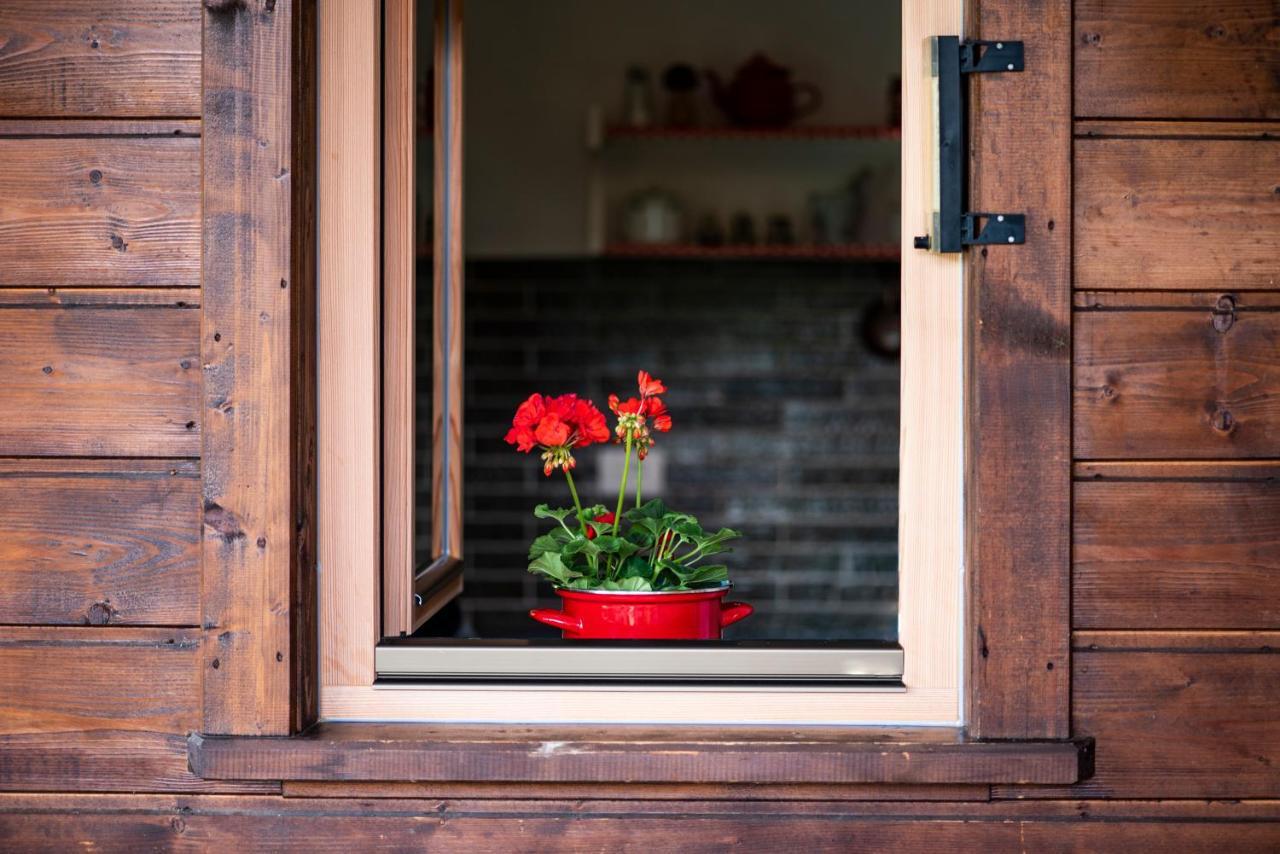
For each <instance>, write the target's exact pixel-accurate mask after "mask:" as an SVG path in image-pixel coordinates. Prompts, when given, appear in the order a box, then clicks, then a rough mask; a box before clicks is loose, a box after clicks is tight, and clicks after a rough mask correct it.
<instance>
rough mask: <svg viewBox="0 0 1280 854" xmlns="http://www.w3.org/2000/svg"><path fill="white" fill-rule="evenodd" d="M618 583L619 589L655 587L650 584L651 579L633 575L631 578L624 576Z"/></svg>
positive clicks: (648, 588) (649, 588) (650, 588)
mask: <svg viewBox="0 0 1280 854" xmlns="http://www.w3.org/2000/svg"><path fill="white" fill-rule="evenodd" d="M617 585H618V589H619V590H652V589H653V587H652V586H651V585H650V584H649V579H647V578H637V577H635V576H632V577H631V578H624V579H622V580H621V581H619V582H617Z"/></svg>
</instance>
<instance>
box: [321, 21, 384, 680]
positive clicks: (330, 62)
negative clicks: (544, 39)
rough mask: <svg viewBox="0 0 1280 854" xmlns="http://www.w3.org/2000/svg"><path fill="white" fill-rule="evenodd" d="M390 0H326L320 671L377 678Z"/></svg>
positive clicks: (331, 676) (330, 676)
mask: <svg viewBox="0 0 1280 854" xmlns="http://www.w3.org/2000/svg"><path fill="white" fill-rule="evenodd" d="M381 5H382V4H381V3H376V2H370V0H322V2H320V3H319V4H318V6H319V18H320V20H319V42H320V63H319V66H320V67H319V84H318V86H317V88H318V90H319V101H320V109H319V115H318V116H317V119H318V121H317V133H318V143H319V147H318V151H319V162H318V170H317V179H318V187H319V194H320V198H319V211H318V214H317V221H318V227H319V245H318V259H319V271H318V274H317V288H318V291H319V299H320V310H319V336H320V351H319V374H320V387H319V395H320V423H319V428H318V429H319V441H320V454H321V460H322V465H321V471H320V485H319V489H320V507H319V510H320V514H321V515H320V565H321V567H322V572H321V576H320V584H321V588H320V614H321V616H320V633H321V636H322V644H321V647H322V649H321V662H320V670H321V679H322V681H323V684H324V685H325V687H326V688H328V687H329V686H333V685H363V686H368V685H372V684H373V647H374V645H375V644H376V643H377V642H378V638H379V637H380V635H381V633H382V620H381V618H380V616H379V614H378V612H379V609H380V605H381V602H382V598H381V594H380V593H379V590H380V587H379V568H380V566H381V558H382V539H381V536H382V517H381V515H380V513H381V504H382V502H381V494H382V493H381V483H380V475H381V471H380V469H379V460H380V458H381V428H380V422H379V414H380V410H381V405H382V403H381V397H380V395H379V390H380V387H381V376H382V374H381V370H382V366H381V359H380V358H379V357H380V355H381V347H380V346H379V338H380V336H381V333H382V325H381V324H382V318H381V311H380V309H381V290H380V284H379V283H380V282H381V275H382V264H381V258H382V256H381V251H380V246H381V237H380V235H381V211H382V203H381V175H382V173H381V169H380V165H381V162H382V148H381V139H382V111H381V109H380V105H381V102H382V98H381V97H380V95H381V92H382V28H381Z"/></svg>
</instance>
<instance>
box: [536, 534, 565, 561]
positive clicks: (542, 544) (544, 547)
mask: <svg viewBox="0 0 1280 854" xmlns="http://www.w3.org/2000/svg"><path fill="white" fill-rule="evenodd" d="M553 533H559V534H560V535H561V536H562V537H563V536H564V531H563V530H561V529H560V528H556V530H555V531H554V532H553ZM563 546H564V542H563V541H562V540H559V539H557V538H556V537H555V536H553V535H552V534H543V535H542V536H540V537H538V538H537V539H535V540H534V541H533V542H532V543H530V544H529V560H537V559H538V558H539V557H541V556H542V555H544V554H547V553H548V552H554V553H559V551H560V549H561V548H562V547H563Z"/></svg>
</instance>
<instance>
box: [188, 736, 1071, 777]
mask: <svg viewBox="0 0 1280 854" xmlns="http://www.w3.org/2000/svg"><path fill="white" fill-rule="evenodd" d="M188 754H189V758H190V764H191V770H192V771H193V772H194V773H195V774H196V775H198V776H200V777H203V778H206V779H213V780H272V781H379V782H449V783H468V782H483V783H502V782H510V783H516V782H523V783H528V782H537V783H621V782H626V783H634V784H645V783H714V784H806V783H821V784H826V785H842V784H859V783H889V784H921V785H927V784H939V783H958V784H995V783H1001V784H1030V785H1035V784H1053V785H1066V784H1071V783H1075V782H1078V781H1079V780H1081V779H1083V778H1086V777H1088V776H1090V775H1091V774H1092V773H1093V741H1092V739H1074V740H1063V741H974V740H971V739H968V738H967V737H966V736H965V735H964V733H963V732H962V731H961V730H956V729H939V728H932V727H931V728H917V729H878V728H858V729H853V728H847V727H802V728H795V727H774V728H766V727H750V728H748V727H689V726H682V727H663V728H658V727H653V726H631V725H628V726H621V725H616V726H607V727H602V726H582V725H576V726H477V725H472V724H466V725H461V724H446V725H422V724H368V723H324V724H318V725H316V726H315V727H313V728H312V729H310V730H309V731H308V732H306V733H304V734H302V735H299V736H293V737H284V736H227V735H201V734H199V733H196V734H193V735H192V736H191V737H190V739H189V740H188Z"/></svg>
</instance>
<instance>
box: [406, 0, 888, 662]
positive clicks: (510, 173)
mask: <svg viewBox="0 0 1280 854" xmlns="http://www.w3.org/2000/svg"><path fill="white" fill-rule="evenodd" d="M432 5H433V4H431V3H426V2H424V3H422V4H421V7H420V9H419V21H420V27H419V33H418V57H419V60H418V81H419V92H420V95H419V99H418V113H419V118H418V124H419V127H418V131H419V133H418V152H417V163H418V170H417V188H416V190H417V192H416V196H417V199H418V203H417V234H418V241H419V252H418V254H419V265H418V283H417V287H418V300H417V305H418V318H417V329H418V333H417V353H418V364H417V371H418V387H419V394H418V407H417V417H418V425H419V427H418V430H417V437H418V439H417V441H418V448H417V469H418V470H417V476H416V480H417V483H418V489H417V493H418V498H417V501H418V508H417V514H416V518H417V525H418V530H417V541H418V544H419V546H418V551H419V555H418V556H419V559H420V561H421V562H424V563H425V562H429V560H430V558H431V555H430V554H429V539H430V531H429V525H430V508H429V501H430V470H429V468H430V417H431V388H430V381H431V334H432V323H431V316H430V309H431V290H432V280H431V270H432V266H431V257H432V246H431V234H432V222H431V205H432V203H431V199H432V185H431V182H432V165H431V164H432V155H433V152H432V133H433V128H432V127H431V114H432V110H431V98H432V89H433V82H432V69H431V67H430V66H431V57H432V38H433V37H432V31H431V8H432ZM899 18H900V7H899V4H898V3H896V2H879V1H878V0H876V2H872V0H789V2H787V3H778V2H776V0H646V2H643V3H641V2H634V0H540V2H536V3H535V2H528V0H471V2H469V3H468V4H467V10H466V21H465V50H466V54H465V75H464V81H465V82H464V88H465V113H464V140H465V143H464V159H465V165H464V210H465V229H464V231H465V238H464V240H465V252H466V294H467V296H466V304H465V327H464V328H465V416H464V417H465V433H464V442H465V461H464V495H465V499H464V501H465V503H464V519H465V530H464V556H465V557H464V562H465V575H464V578H465V585H466V589H465V592H464V593H463V594H462V595H461V596H460V597H458V599H456V600H455V601H454V602H453V603H451V605H450V606H449V607H447V608H445V609H444V610H443V611H441V612H440V613H439V614H437V615H436V616H435V617H433V618H432V619H431V620H429V621H428V622H427V623H426V624H425V625H424V626H423V627H422V628H421V629H420V630H419V632H418V634H420V635H423V636H435V637H439V636H458V637H483V638H533V637H548V636H554V635H555V632H554V631H553V630H550V629H548V628H546V627H543V626H540V625H538V624H537V623H534V622H533V621H532V620H530V619H529V617H528V611H529V609H530V608H535V607H550V606H552V605H554V596H553V595H552V593H551V589H550V586H549V585H548V584H547V583H546V581H545V580H540V579H537V578H535V577H534V576H531V575H529V574H528V573H527V572H526V571H525V565H526V563H527V557H526V554H525V551H526V548H527V544H528V543H529V542H530V541H531V540H532V539H533V537H534V536H535V535H536V534H537V533H539V532H540V531H541V529H542V527H543V526H544V525H545V521H544V520H536V519H534V518H533V516H532V513H531V512H530V510H531V508H532V507H533V505H534V504H536V503H538V502H542V501H546V502H549V503H551V504H552V505H553V506H559V505H560V504H562V503H565V496H564V495H563V494H562V493H563V491H564V484H563V481H562V480H561V479H559V478H555V479H549V478H545V477H544V476H543V474H542V471H541V467H540V466H538V465H533V464H531V463H530V460H529V458H527V457H525V456H524V455H521V454H517V453H515V452H514V451H513V450H512V449H511V447H510V446H508V445H506V444H505V443H504V442H503V441H502V439H503V435H504V434H505V432H506V429H507V428H508V427H509V426H510V418H511V413H512V411H513V410H514V408H515V406H516V405H517V404H518V403H519V402H520V401H521V400H523V399H524V398H525V397H527V396H528V394H529V393H530V392H533V391H541V392H544V393H550V394H561V393H565V392H569V391H577V392H579V393H582V394H585V395H586V396H589V397H590V398H591V399H593V400H594V401H595V402H596V403H597V404H598V405H599V406H601V407H602V408H604V404H605V399H606V398H607V396H608V395H609V394H610V393H617V394H619V395H621V396H623V397H626V396H629V395H630V394H633V393H634V388H633V386H634V382H635V373H636V370H637V369H640V368H643V369H645V370H647V371H649V372H650V373H652V374H654V375H655V376H658V377H661V378H662V379H663V380H664V381H665V382H666V384H667V386H668V388H669V389H670V391H669V393H668V394H667V395H666V401H667V404H668V406H669V408H670V410H671V412H672V416H673V419H674V422H675V426H674V428H673V430H672V431H671V433H669V434H664V435H662V436H661V437H660V438H659V441H658V443H657V445H656V446H655V447H654V449H653V451H652V452H651V454H650V456H649V459H648V461H647V462H646V468H645V492H646V495H653V496H661V497H663V498H664V499H665V500H666V502H667V503H668V504H669V505H672V506H679V507H680V508H682V509H685V510H687V511H688V512H691V513H694V514H695V515H697V516H698V517H699V518H700V519H702V520H703V522H704V524H705V525H709V526H711V527H720V526H730V527H733V528H737V529H739V530H741V531H742V532H743V535H744V536H743V538H742V540H741V541H739V543H738V544H737V545H736V547H735V550H734V553H733V554H730V555H728V556H727V559H726V561H725V562H726V563H728V564H729V571H730V577H731V578H732V579H733V581H734V585H735V586H734V591H733V594H732V597H731V598H734V599H741V600H745V601H748V602H750V603H752V604H753V605H754V606H755V608H756V613H755V615H754V616H753V617H752V618H751V619H749V620H746V621H744V622H742V623H740V624H737V625H735V626H733V627H731V628H730V629H729V630H727V631H726V637H727V638H729V639H788V640H868V639H883V640H894V639H896V637H897V513H898V508H897V493H898V489H897V483H898V406H899V390H898V383H899V366H898V346H899V326H900V312H899V299H898V294H899V266H898V258H899V183H900V180H899V179H900V175H899V173H900V143H899V130H898V128H899V124H900V121H899V119H900V112H901V107H900V103H901V102H900V80H899V69H900V46H899V40H900V37H899V34H900V20H899ZM621 460H622V452H621V450H620V449H619V448H617V447H616V446H609V447H608V448H605V449H601V448H592V449H590V451H589V452H584V453H583V454H582V455H581V457H580V458H579V462H578V467H577V469H576V470H575V474H574V477H575V480H576V481H577V482H578V484H579V489H580V490H582V491H583V492H584V495H583V498H584V501H585V502H587V503H593V502H595V501H597V500H599V501H608V502H611V501H612V494H616V493H612V491H613V490H615V489H616V483H617V475H618V471H619V469H620V467H621ZM611 493H612V494H611Z"/></svg>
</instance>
